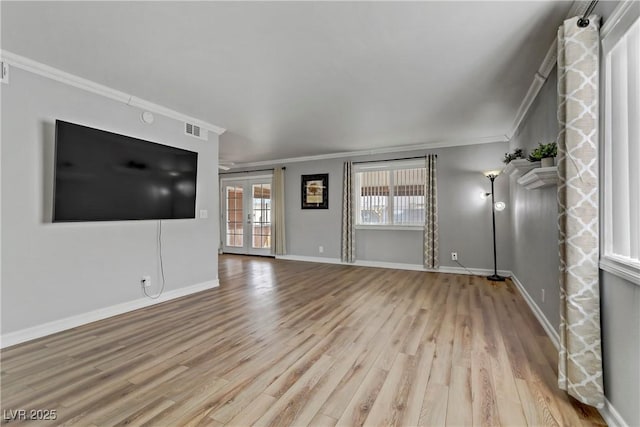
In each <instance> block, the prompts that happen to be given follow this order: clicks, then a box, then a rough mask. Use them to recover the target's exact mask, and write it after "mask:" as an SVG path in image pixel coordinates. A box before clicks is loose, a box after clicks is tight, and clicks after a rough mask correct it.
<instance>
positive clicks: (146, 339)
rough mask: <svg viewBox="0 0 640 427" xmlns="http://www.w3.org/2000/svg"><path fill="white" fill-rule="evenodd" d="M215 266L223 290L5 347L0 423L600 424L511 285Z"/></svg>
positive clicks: (398, 274) (435, 276) (225, 261)
mask: <svg viewBox="0 0 640 427" xmlns="http://www.w3.org/2000/svg"><path fill="white" fill-rule="evenodd" d="M219 266H220V283H221V286H220V288H218V289H214V290H210V291H205V292H201V293H198V294H194V295H191V296H188V297H185V298H181V299H178V300H174V301H170V302H167V303H163V304H159V305H156V306H154V307H149V308H146V309H142V310H138V311H135V312H132V313H127V314H124V315H121V316H117V317H113V318H110V319H107V320H104V321H100V322H96V323H93V324H90V325H86V326H83V327H80V328H76V329H73V330H69V331H65V332H62V333H59V334H56V335H52V336H49V337H45V338H42V339H39V340H35V341H31V342H28V343H24V344H21V345H17V346H14V347H11V348H8V349H5V350H3V351H2V352H1V353H0V357H1V359H0V361H1V364H2V376H1V380H2V384H1V391H2V405H1V406H2V410H3V421H2V422H3V424H18V421H16V420H9V419H7V418H11V417H10V416H8V415H10V414H12V413H13V414H15V412H14V411H16V410H19V409H25V410H27V411H28V410H31V409H41V410H55V411H56V415H57V419H56V420H50V421H39V422H38V423H39V424H42V425H72V424H74V425H80V426H122V425H149V426H182V425H189V426H195V425H203V426H204V425H209V426H224V425H227V426H248V425H256V426H287V425H294V426H304V425H313V426H336V425H340V426H360V425H375V426H379V425H397V426H414V425H432V426H444V425H451V426H472V425H473V426H476V425H479V426H488V425H491V426H493V425H505V426H525V425H545V426H546V425H549V426H580V425H604V422H603V420H602V419H601V418H600V415H599V414H598V413H597V411H596V410H594V409H593V408H590V407H587V406H584V405H581V404H579V403H577V402H576V401H574V400H573V399H570V398H568V397H567V395H566V394H565V393H564V392H562V391H560V390H558V388H557V386H556V382H557V373H556V359H557V355H556V353H555V349H554V348H553V345H552V344H551V343H550V341H549V339H548V338H547V337H546V335H545V333H544V331H543V330H542V328H541V327H540V325H539V324H538V322H537V320H536V319H535V317H534V316H533V314H532V313H531V311H530V310H529V308H528V307H527V305H526V303H525V302H524V300H523V299H522V297H521V296H520V295H519V294H518V292H517V290H516V289H515V287H514V286H513V284H512V283H511V282H510V281H507V282H506V283H498V284H496V283H492V282H489V281H487V280H486V279H485V278H482V277H474V276H463V275H452V274H440V273H425V272H417V271H400V270H385V269H376V268H365V267H353V266H341V265H324V264H313V263H302V262H293V261H281V260H278V261H276V260H273V259H269V258H251V257H240V256H232V255H224V256H221V257H220V261H219ZM27 413H28V412H27ZM25 424H35V422H31V423H29V422H27V423H25Z"/></svg>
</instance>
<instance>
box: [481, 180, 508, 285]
mask: <svg viewBox="0 0 640 427" xmlns="http://www.w3.org/2000/svg"><path fill="white" fill-rule="evenodd" d="M498 175H500V171H499V170H493V171H488V172H485V173H484V176H486V177H487V178H489V180H491V219H492V221H493V274H492V275H491V276H487V279H489V280H491V281H494V282H504V279H505V278H504V277H502V276H500V275H498V261H497V253H496V205H497V203H496V198H495V193H494V190H493V182H494V181H495V180H496V178H497V177H498ZM488 195H489V193H487V196H488ZM498 203H499V204H500V207H501V209H500V210H502V209H504V203H502V202H498Z"/></svg>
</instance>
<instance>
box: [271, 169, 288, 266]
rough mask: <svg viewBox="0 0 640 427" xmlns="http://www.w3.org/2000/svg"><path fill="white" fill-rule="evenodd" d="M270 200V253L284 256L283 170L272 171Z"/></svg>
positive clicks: (285, 247) (285, 250)
mask: <svg viewBox="0 0 640 427" xmlns="http://www.w3.org/2000/svg"><path fill="white" fill-rule="evenodd" d="M271 198H272V210H273V212H272V217H273V219H272V224H271V228H272V234H273V236H272V238H271V253H272V254H273V255H285V254H286V253H287V245H286V240H287V239H286V234H285V221H284V169H283V168H275V169H274V170H273V191H272V193H271Z"/></svg>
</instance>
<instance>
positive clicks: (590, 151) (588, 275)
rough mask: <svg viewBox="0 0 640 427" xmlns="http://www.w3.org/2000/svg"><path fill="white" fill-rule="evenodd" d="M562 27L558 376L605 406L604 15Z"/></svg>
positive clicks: (563, 384)
mask: <svg viewBox="0 0 640 427" xmlns="http://www.w3.org/2000/svg"><path fill="white" fill-rule="evenodd" d="M577 19H578V18H571V19H567V20H566V21H564V24H563V25H562V26H560V29H559V30H558V122H559V124H560V133H559V135H558V178H559V181H558V227H559V232H560V236H559V244H560V248H559V249H560V354H559V363H558V384H559V386H560V388H561V389H563V390H566V391H567V392H568V393H569V394H570V395H571V396H573V397H575V398H576V399H578V400H579V401H581V402H583V403H586V404H588V405H592V406H595V407H597V408H602V407H603V406H604V392H603V387H602V355H601V341H600V289H599V287H600V285H599V276H598V273H599V272H598V256H599V255H598V250H599V242H598V237H599V229H598V197H599V196H598V156H597V154H598V79H599V73H598V70H599V64H598V59H599V50H598V47H599V42H600V36H599V22H600V20H599V18H598V17H597V16H591V17H589V22H590V23H589V25H588V26H587V27H585V28H580V27H578V25H577Z"/></svg>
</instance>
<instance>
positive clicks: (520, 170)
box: [502, 159, 540, 176]
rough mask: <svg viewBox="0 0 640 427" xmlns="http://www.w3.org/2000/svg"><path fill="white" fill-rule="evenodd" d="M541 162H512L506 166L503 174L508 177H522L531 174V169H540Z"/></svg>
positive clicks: (525, 160) (517, 160)
mask: <svg viewBox="0 0 640 427" xmlns="http://www.w3.org/2000/svg"><path fill="white" fill-rule="evenodd" d="M539 167H540V162H530V161H529V160H527V159H516V160H511V161H510V162H509V164H508V165H507V166H505V168H504V170H503V171H502V173H504V174H507V175H516V176H520V175H522V174H524V173H527V172H529V171H530V170H531V169H535V168H539Z"/></svg>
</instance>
